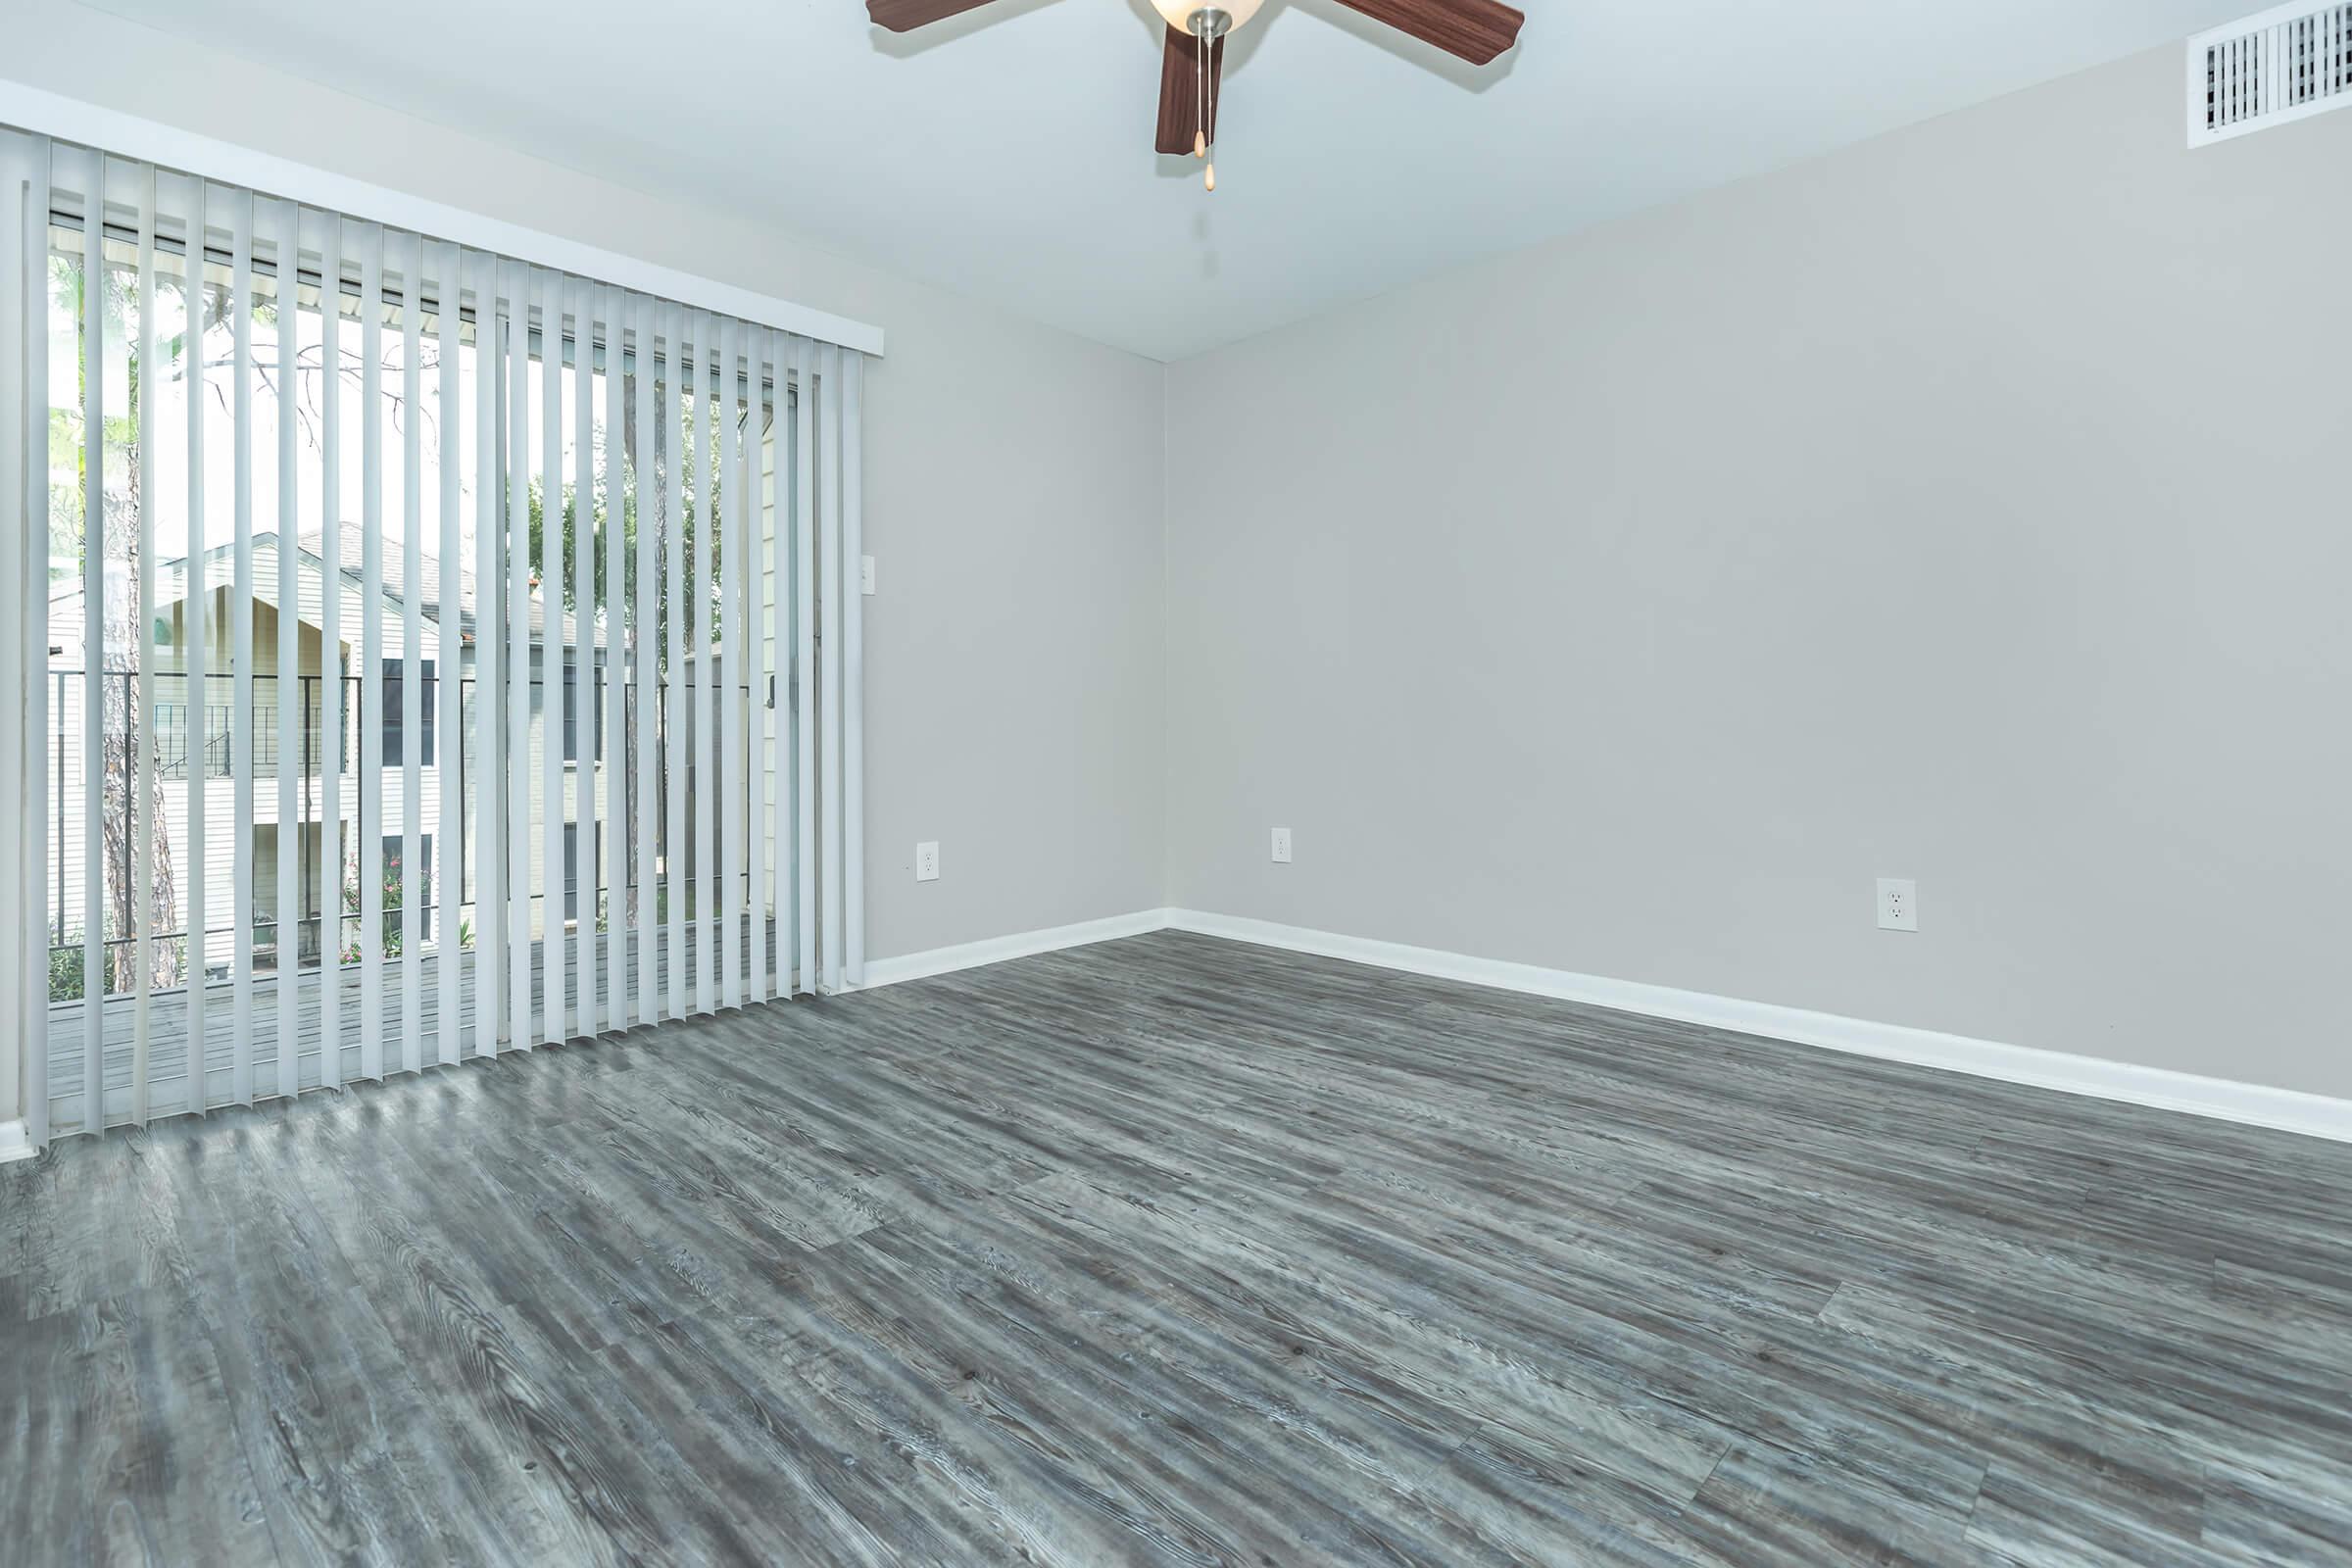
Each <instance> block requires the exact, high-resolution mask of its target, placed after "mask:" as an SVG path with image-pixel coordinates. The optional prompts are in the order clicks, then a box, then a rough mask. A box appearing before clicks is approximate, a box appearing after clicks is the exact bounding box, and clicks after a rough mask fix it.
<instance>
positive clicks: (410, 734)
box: [0, 129, 863, 1145]
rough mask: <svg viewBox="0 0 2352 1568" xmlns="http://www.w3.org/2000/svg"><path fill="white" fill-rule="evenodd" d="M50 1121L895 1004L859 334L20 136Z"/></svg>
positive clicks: (16, 783)
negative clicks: (750, 1019) (866, 836)
mask: <svg viewBox="0 0 2352 1568" xmlns="http://www.w3.org/2000/svg"><path fill="white" fill-rule="evenodd" d="M0 328H5V330H0V498H4V500H0V527H4V528H5V537H4V538H0V547H4V548H5V549H6V550H7V551H8V552H9V553H10V556H9V559H10V560H12V561H14V562H15V563H17V564H18V566H17V569H13V570H10V571H8V572H6V573H0V583H8V584H13V585H14V586H9V587H0V593H13V594H15V595H16V596H17V603H16V604H14V605H13V606H10V607H9V609H10V611H11V613H10V614H9V615H7V616H6V617H0V618H4V619H5V621H6V623H7V624H8V625H9V627H10V628H11V629H10V631H9V632H8V634H7V635H6V636H5V638H0V697H4V698H5V701H6V704H7V711H6V722H5V723H4V724H0V806H4V807H5V809H6V820H7V828H8V830H7V831H5V832H0V889H6V890H7V891H6V894H5V896H6V897H9V898H11V899H13V900H16V901H17V904H18V907H19V908H21V909H22V910H23V911H24V919H23V921H22V924H21V926H20V927H19V929H20V931H21V933H22V938H21V940H18V941H12V942H10V943H8V944H6V951H5V953H0V1005H5V1009H6V1013H7V1017H8V1019H9V1026H10V1027H12V1028H18V1029H20V1038H21V1039H23V1040H24V1041H25V1078H26V1091H27V1093H26V1096H25V1102H26V1103H25V1112H26V1121H27V1130H28V1133H29V1135H30V1137H31V1140H32V1141H33V1142H34V1143H35V1144H36V1145H38V1144H41V1143H45V1142H46V1141H47V1139H48V1138H50V1137H51V1136H54V1135H60V1134H65V1133H71V1132H82V1131H94V1130H97V1129H99V1128H101V1127H104V1126H108V1125H113V1124H116V1123H122V1122H137V1121H143V1120H145V1119H147V1118H148V1117H151V1116H156V1115H165V1114H172V1113H178V1112H184V1111H191V1110H201V1109H205V1108H208V1107H212V1106H217V1105H222V1104H230V1103H251V1102H253V1101H255V1100H257V1099H262V1098H267V1097H270V1096H286V1095H294V1094H298V1093H300V1092H302V1091H304V1090H307V1089H311V1088H316V1087H321V1086H333V1085H337V1084H341V1083H343V1082H346V1081H348V1080H351V1079H353V1078H381V1077H384V1076H385V1075H387V1074H391V1073H399V1072H414V1071H417V1070H419V1069H421V1068H424V1067H428V1066H436V1065H447V1064H453V1063H456V1062H459V1061H462V1060H464V1059H466V1057H467V1056H469V1055H472V1056H485V1055H495V1054H498V1053H500V1052H503V1051H511V1050H529V1049H531V1048H533V1047H534V1046H536V1045H538V1044H541V1043H546V1042H558V1041H564V1040H568V1039H572V1038H576V1037H580V1036H593V1035H596V1034H600V1033H603V1032H606V1031H613V1030H623V1029H628V1028H633V1027H636V1026H639V1025H644V1024H651V1023H656V1022H659V1021H661V1020H662V1019H667V1018H675V1017H681V1016H685V1015H687V1014H690V1013H698V1012H709V1011H712V1010H714V1009H718V1008H724V1007H736V1006H741V1005H747V1004H753V1003H759V1002H763V1001H766V1000H769V999H771V998H775V997H778V996H785V995H790V994H793V993H796V992H809V991H820V990H834V989H840V988H843V987H846V986H854V985H855V984H857V983H858V979H859V978H860V967H861V963H862V953H861V948H860V943H859V939H858V931H859V927H860V925H861V922H862V890H863V878H862V869H861V864H860V858H859V854H858V845H859V842H860V834H861V824H860V823H859V820H858V799H859V796H860V792H861V777H860V774H861V739H860V731H859V722H858V714H859V709H860V706H861V677H860V666H859V657H858V646H859V639H860V633H861V628H860V625H859V620H858V610H859V597H858V568H857V566H856V564H855V563H856V562H857V561H858V552H859V539H858V536H859V525H860V519H859V512H860V495H859V486H858V469H859V441H860V437H859V424H860V417H861V409H860V386H861V380H862V373H863V357H862V356H861V355H860V354H858V352H856V351H855V350H850V349H845V348H841V347H839V346H836V345H833V344H829V343H823V342H819V341H815V340H812V339H809V338H805V337H801V336H797V335H794V334H791V333H788V332H785V331H781V330H778V329H775V328H773V327H770V326H765V325H761V324H760V323H758V322H755V321H748V320H741V319H732V318H728V317H724V316H720V315H716V314H713V313H711V312H710V311H706V310H698V309H695V308H692V307H690V306H688V305H684V304H681V303H678V302H674V301H669V300H663V299H658V298H653V297H649V296H646V295H643V294H640V293H635V292H631V291H629V290H627V289H623V288H619V287H616V286H613V285H612V284H609V283H604V282H600V281H599V280H597V279H593V278H585V277H578V276H572V275H567V274H565V273H563V272H560V271H555V270H549V269H547V268H544V267H540V266H535V265H532V264H531V263H530V262H528V261H527V260H523V259H518V258H514V257H507V256H499V255H494V254H489V253H486V252H483V251H479V250H475V249H470V248H466V247H464V246H461V245H460V244H457V243H454V242H451V241H447V240H443V239H438V238H436V237H434V236H431V235H423V234H416V233H409V232H403V231H399V230H396V229H390V228H386V227H384V226H382V225H381V224H378V223H373V222H369V221H366V219H365V218H364V217H361V216H355V215H345V214H340V213H333V212H326V211H321V210H319V209H318V208H316V207H313V206H307V205H302V204H299V203H296V202H293V201H288V200H281V199H277V198H273V197H271V196H269V195H267V194H263V193H259V192H255V191H252V190H247V189H242V188H237V187H233V186H228V185H224V184H221V183H219V182H216V181H208V180H205V179H203V178H201V177H197V176H192V175H189V174H185V173H181V172H172V171H168V170H159V169H157V168H154V167H152V166H150V165H147V164H142V163H138V162H134V161H130V160H127V159H122V158H117V157H113V156H110V155H108V154H106V153H104V152H102V151H99V150H94V149H90V148H86V147H79V146H72V145H68V144H65V143H63V142H52V141H50V140H48V139H45V138H42V137H38V136H33V135H28V134H23V133H19V132H16V131H11V130H6V129H0Z"/></svg>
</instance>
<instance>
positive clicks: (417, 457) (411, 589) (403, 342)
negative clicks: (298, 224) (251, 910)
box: [384, 234, 426, 1072]
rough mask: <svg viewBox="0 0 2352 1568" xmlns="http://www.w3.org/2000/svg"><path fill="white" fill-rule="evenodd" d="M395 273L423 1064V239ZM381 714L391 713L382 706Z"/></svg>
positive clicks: (412, 1058)
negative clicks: (398, 321)
mask: <svg viewBox="0 0 2352 1568" xmlns="http://www.w3.org/2000/svg"><path fill="white" fill-rule="evenodd" d="M400 266H401V279H400V407H401V411H402V417H401V421H400V471H401V480H400V500H401V530H400V661H401V663H400V868H399V875H398V878H397V881H398V883H399V887H400V1065H401V1070H402V1071H404V1072H415V1071H417V1069H418V1068H420V1067H422V1066H423V1065H424V914H425V889H426V876H425V867H424V863H423V859H424V857H423V850H424V836H423V833H422V831H421V827H422V823H421V822H420V821H419V818H420V817H421V816H422V814H423V804H424V788H423V786H424V772H423V760H424V759H423V752H424V606H423V596H424V368H423V366H422V364H421V363H420V361H421V360H422V359H423V355H424V298H423V295H424V241H423V240H422V239H421V238H419V237H417V236H416V235H414V234H412V235H410V236H409V237H408V239H407V241H406V242H405V243H404V244H403V246H402V248H401V258H400ZM384 716H385V718H386V719H390V718H391V716H392V715H391V714H390V713H386V714H385V715H384Z"/></svg>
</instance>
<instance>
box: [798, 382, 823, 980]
mask: <svg viewBox="0 0 2352 1568" xmlns="http://www.w3.org/2000/svg"><path fill="white" fill-rule="evenodd" d="M794 370H795V380H794V393H793V398H794V403H795V406H796V412H795V415H794V425H795V430H796V439H795V442H794V446H793V453H794V457H793V484H794V487H795V499H794V503H793V513H792V532H793V546H794V566H793V573H792V581H793V617H792V619H793V633H794V641H795V651H794V655H793V698H792V711H793V721H794V726H795V729H796V732H797V751H798V754H799V755H798V756H797V757H796V759H795V764H796V765H795V771H796V772H797V774H798V776H799V779H800V788H799V795H800V831H799V833H798V834H797V835H796V836H795V838H794V841H793V842H794V846H795V848H794V851H793V864H794V866H795V868H796V869H795V878H796V880H797V882H798V883H799V888H798V892H799V896H800V898H799V903H800V916H799V919H798V920H797V921H796V922H795V923H796V925H797V927H798V934H799V937H800V942H799V952H800V957H799V968H798V971H797V978H796V979H795V981H794V985H793V989H794V990H796V991H814V990H815V989H816V882H817V853H816V852H817V845H816V386H815V381H816V350H815V346H814V345H813V344H810V343H806V342H803V343H798V344H796V345H795V355H794Z"/></svg>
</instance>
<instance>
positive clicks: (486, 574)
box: [461, 251, 507, 1056]
mask: <svg viewBox="0 0 2352 1568" xmlns="http://www.w3.org/2000/svg"><path fill="white" fill-rule="evenodd" d="M461 265H462V266H463V268H464V270H465V275H466V278H467V279H468V280H469V281H470V283H471V285H472V290H473V441H474V446H473V451H474V472H473V594H474V603H473V647H474V669H473V734H472V737H471V745H472V749H471V751H470V752H469V753H468V754H467V755H466V778H467V780H468V782H470V783H471V784H472V785H473V817H474V853H473V971H472V972H473V1054H475V1055H477V1056H495V1055H497V1054H498V1027H499V1020H500V1019H501V1018H503V1017H504V1016H505V1013H504V1012H503V1011H502V1010H501V1008H500V1001H501V998H502V997H503V996H504V995H505V991H504V987H503V985H502V983H501V982H502V979H503V977H504V976H505V973H506V964H505V955H506V951H507V948H506V943H505V942H504V940H503V938H504V936H505V933H506V929H507V835H506V824H507V813H506V810H505V792H504V788H503V785H504V781H505V779H506V776H507V773H506V760H507V749H506V727H505V725H504V724H502V723H501V722H500V714H501V711H503V709H504V708H505V706H506V705H505V703H504V702H503V701H502V700H501V698H502V695H503V693H504V691H505V679H506V652H507V642H506V638H505V636H504V635H502V633H503V630H504V627H505V622H504V621H503V620H502V619H501V618H500V615H499V600H500V597H501V595H500V585H501V583H502V582H503V581H504V576H503V572H502V567H503V566H504V565H505V562H506V558H505V555H504V553H503V551H502V549H501V545H500V541H501V540H502V539H503V538H504V537H505V533H504V528H505V510H506V509H505V504H504V502H503V501H502V499H501V497H502V495H503V494H504V491H505V485H504V484H503V483H502V482H501V481H502V480H503V479H504V477H505V471H506V470H505V468H504V467H503V466H502V465H501V462H500V456H499V448H498V419H499V410H500V407H501V404H500V401H499V388H500V385H501V381H500V374H499V372H500V371H501V369H503V368H504V367H505V365H506V356H505V355H504V354H503V353H502V352H501V351H500V343H501V339H500V337H499V329H500V323H501V320H502V318H501V316H500V314H499V305H498V264H497V263H496V262H495V261H493V260H492V259H491V258H489V257H487V256H483V255H481V254H479V253H477V252H472V251H468V252H466V255H465V260H464V262H463V263H462V264H461Z"/></svg>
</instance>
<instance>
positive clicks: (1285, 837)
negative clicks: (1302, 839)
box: [1274, 827, 1291, 865]
mask: <svg viewBox="0 0 2352 1568" xmlns="http://www.w3.org/2000/svg"><path fill="white" fill-rule="evenodd" d="M1274 863H1275V864H1276V865H1288V864H1290V863H1291V830H1290V829H1289V828H1287V827H1278V828H1276V829H1275V830H1274Z"/></svg>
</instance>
